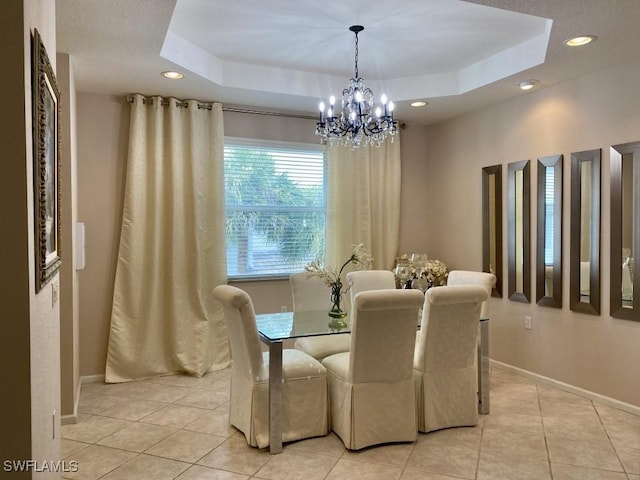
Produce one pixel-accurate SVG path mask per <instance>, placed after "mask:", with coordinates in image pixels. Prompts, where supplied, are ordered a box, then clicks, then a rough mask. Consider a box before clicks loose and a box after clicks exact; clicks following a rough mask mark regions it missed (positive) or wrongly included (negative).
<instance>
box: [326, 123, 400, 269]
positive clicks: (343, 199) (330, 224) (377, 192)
mask: <svg viewBox="0 0 640 480" xmlns="http://www.w3.org/2000/svg"><path fill="white" fill-rule="evenodd" d="M327 177H328V181H327V184H328V192H327V222H326V223H327V232H326V248H325V250H326V253H325V257H326V263H327V265H340V264H341V263H343V262H344V261H345V260H346V259H347V258H349V255H351V246H352V245H353V244H357V243H363V244H364V246H365V247H366V248H367V250H368V251H369V252H370V253H371V254H372V255H373V265H372V267H373V268H374V269H381V270H391V269H392V268H393V265H394V263H395V257H396V255H397V252H398V243H399V235H400V138H399V134H397V135H396V136H395V139H394V141H393V142H391V140H390V139H389V138H387V140H386V141H385V143H384V144H383V145H381V146H380V147H360V148H357V149H354V150H351V148H349V147H342V146H339V147H338V146H334V147H329V148H327Z"/></svg>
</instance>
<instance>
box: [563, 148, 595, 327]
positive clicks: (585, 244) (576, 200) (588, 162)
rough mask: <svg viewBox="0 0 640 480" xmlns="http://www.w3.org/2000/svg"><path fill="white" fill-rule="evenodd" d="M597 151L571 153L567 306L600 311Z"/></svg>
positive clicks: (585, 311)
mask: <svg viewBox="0 0 640 480" xmlns="http://www.w3.org/2000/svg"><path fill="white" fill-rule="evenodd" d="M600 157H601V154H600V150H599V149H597V150H588V151H584V152H576V153H572V154H571V241H570V244H571V256H570V276H569V280H570V285H569V306H570V308H571V310H574V311H576V312H581V313H590V314H593V315H599V314H600Z"/></svg>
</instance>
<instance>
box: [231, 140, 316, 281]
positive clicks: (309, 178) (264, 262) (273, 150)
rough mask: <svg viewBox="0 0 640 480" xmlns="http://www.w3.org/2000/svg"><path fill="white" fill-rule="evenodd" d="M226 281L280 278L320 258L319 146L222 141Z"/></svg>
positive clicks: (258, 141) (256, 141) (257, 141)
mask: <svg viewBox="0 0 640 480" xmlns="http://www.w3.org/2000/svg"><path fill="white" fill-rule="evenodd" d="M224 176H225V201H226V240H227V276H228V277H229V278H231V279H255V278H269V277H283V276H288V275H289V274H290V273H292V272H295V271H300V270H302V268H303V266H304V265H305V264H307V263H309V262H310V261H311V260H314V259H316V258H318V257H320V256H322V255H323V253H324V226H325V210H326V202H325V159H324V152H323V150H322V146H320V145H307V144H291V143H274V142H265V141H260V140H255V141H252V140H243V139H235V138H226V139H225V147H224Z"/></svg>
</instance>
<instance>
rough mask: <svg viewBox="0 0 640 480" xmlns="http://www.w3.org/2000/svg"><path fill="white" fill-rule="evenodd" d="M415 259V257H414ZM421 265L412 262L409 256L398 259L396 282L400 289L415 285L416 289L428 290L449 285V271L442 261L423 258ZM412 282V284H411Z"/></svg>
mask: <svg viewBox="0 0 640 480" xmlns="http://www.w3.org/2000/svg"><path fill="white" fill-rule="evenodd" d="M412 257H415V255H412ZM420 260H421V261H420V262H419V263H416V262H414V261H413V260H412V258H411V257H409V255H406V254H404V255H401V256H400V257H398V258H397V259H396V269H395V270H394V272H395V274H396V282H397V283H398V285H399V286H400V287H405V286H408V287H409V288H411V287H410V286H409V285H411V284H413V286H414V288H419V289H421V290H426V289H428V288H431V287H438V286H442V285H446V284H447V278H448V277H449V269H448V268H447V266H446V265H445V264H444V263H443V262H441V261H440V260H427V259H426V258H421V259H420ZM409 281H411V284H409Z"/></svg>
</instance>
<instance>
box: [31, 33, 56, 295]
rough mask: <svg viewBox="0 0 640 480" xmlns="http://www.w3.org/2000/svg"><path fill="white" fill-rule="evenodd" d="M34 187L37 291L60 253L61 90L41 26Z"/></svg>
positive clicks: (35, 40) (36, 55)
mask: <svg viewBox="0 0 640 480" xmlns="http://www.w3.org/2000/svg"><path fill="white" fill-rule="evenodd" d="M31 50H32V59H33V72H32V73H33V76H32V90H33V190H34V215H35V229H34V232H35V264H36V292H39V291H40V290H41V289H42V287H43V286H44V285H46V284H47V282H49V281H50V280H51V278H52V277H53V276H54V275H55V274H56V272H57V271H58V269H59V268H60V264H61V263H62V260H61V257H60V160H59V153H60V128H59V126H60V125H59V122H60V104H59V100H60V90H59V88H58V84H57V82H56V77H55V75H54V73H53V69H52V68H51V64H50V62H49V57H48V56H47V51H46V49H45V48H44V44H43V43H42V39H41V38H40V34H39V33H38V30H36V29H34V31H33V36H32V44H31Z"/></svg>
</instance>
